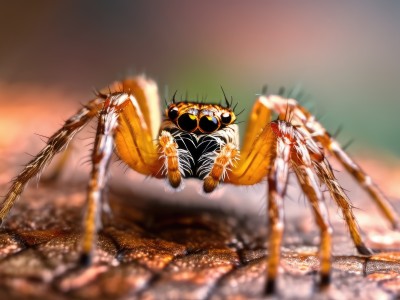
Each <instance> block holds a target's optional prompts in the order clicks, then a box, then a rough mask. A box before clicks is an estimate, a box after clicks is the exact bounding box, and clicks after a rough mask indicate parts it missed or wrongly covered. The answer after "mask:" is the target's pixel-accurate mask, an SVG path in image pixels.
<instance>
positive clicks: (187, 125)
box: [178, 113, 197, 132]
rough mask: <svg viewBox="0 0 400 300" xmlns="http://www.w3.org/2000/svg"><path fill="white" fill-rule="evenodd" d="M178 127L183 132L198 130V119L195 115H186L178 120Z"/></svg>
mask: <svg viewBox="0 0 400 300" xmlns="http://www.w3.org/2000/svg"><path fill="white" fill-rule="evenodd" d="M178 126H179V128H180V129H182V130H185V131H189V132H192V131H193V130H195V129H196V128H197V117H196V116H195V115H192V114H189V113H185V114H183V115H181V116H180V117H179V118H178Z"/></svg>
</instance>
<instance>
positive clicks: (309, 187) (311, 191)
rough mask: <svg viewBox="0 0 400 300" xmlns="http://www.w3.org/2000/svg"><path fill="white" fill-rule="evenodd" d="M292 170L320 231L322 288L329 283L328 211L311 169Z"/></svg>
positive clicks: (329, 239)
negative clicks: (309, 204)
mask: <svg viewBox="0 0 400 300" xmlns="http://www.w3.org/2000/svg"><path fill="white" fill-rule="evenodd" d="M293 169H294V171H295V173H296V176H297V178H298V180H299V183H300V186H301V188H302V190H303V192H304V194H306V196H307V198H308V200H309V201H310V203H311V206H312V209H313V212H314V216H315V219H316V222H317V225H318V226H319V228H320V230H321V242H320V243H321V245H320V250H319V256H320V261H321V271H320V272H321V281H320V285H321V287H324V286H326V285H328V284H329V282H330V271H331V249H332V237H331V235H332V227H331V225H330V222H329V216H328V210H327V207H326V205H325V202H324V199H323V194H322V192H321V190H320V188H319V185H318V183H317V181H316V178H315V175H314V173H313V171H312V167H310V166H306V165H297V164H294V165H293Z"/></svg>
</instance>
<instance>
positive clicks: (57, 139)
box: [0, 99, 103, 223]
mask: <svg viewBox="0 0 400 300" xmlns="http://www.w3.org/2000/svg"><path fill="white" fill-rule="evenodd" d="M102 103H103V99H94V100H92V101H90V102H89V103H87V104H86V105H85V106H84V107H83V108H82V109H80V110H79V111H78V112H77V113H76V114H75V115H74V116H72V117H71V118H69V119H68V120H67V121H66V122H65V123H64V125H63V127H62V128H61V129H59V130H58V131H57V132H56V133H54V134H53V135H52V136H51V137H50V138H49V139H48V141H47V144H46V146H45V147H44V148H43V149H42V150H41V151H40V152H39V153H38V154H37V155H36V156H35V157H34V158H33V159H32V160H31V161H30V162H29V163H28V164H27V165H26V166H25V168H24V169H23V170H22V172H21V173H19V175H17V177H16V178H15V179H14V180H13V182H12V185H11V187H10V189H9V191H8V193H7V194H6V196H5V198H4V200H3V202H2V204H1V206H0V223H3V221H4V219H5V218H6V217H7V215H8V213H9V211H10V209H11V208H12V207H13V205H14V203H15V201H16V200H17V199H18V198H19V196H20V195H21V193H22V191H23V189H24V187H25V185H26V184H27V183H28V181H29V180H30V179H31V178H32V177H34V176H36V175H38V174H40V172H41V171H43V169H44V168H45V167H46V166H47V165H48V164H49V163H50V161H51V160H52V158H53V157H54V155H56V154H57V153H58V152H60V151H62V150H64V149H65V148H66V147H67V145H68V143H69V142H70V141H71V139H72V138H73V137H74V136H75V134H76V133H78V132H79V131H80V130H81V129H82V128H83V127H84V126H85V125H86V124H87V123H88V122H89V121H90V120H91V119H92V118H93V117H94V116H95V115H96V114H97V113H98V111H99V110H100V109H101V106H102Z"/></svg>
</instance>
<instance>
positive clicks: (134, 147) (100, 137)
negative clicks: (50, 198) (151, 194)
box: [81, 78, 163, 265]
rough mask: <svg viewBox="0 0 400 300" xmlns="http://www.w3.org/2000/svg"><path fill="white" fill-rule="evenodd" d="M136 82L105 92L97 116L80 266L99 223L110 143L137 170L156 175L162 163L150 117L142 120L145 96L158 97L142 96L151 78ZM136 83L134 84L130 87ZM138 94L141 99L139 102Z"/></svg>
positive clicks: (88, 256)
mask: <svg viewBox="0 0 400 300" xmlns="http://www.w3.org/2000/svg"><path fill="white" fill-rule="evenodd" d="M137 81H138V82H139V83H140V84H139V83H138V82H136V81H135V80H134V81H132V82H131V87H132V88H131V89H129V91H120V92H119V91H117V92H114V93H111V94H110V95H108V96H107V98H106V100H105V101H104V107H103V109H102V111H101V113H100V116H99V121H98V125H97V133H96V139H95V144H94V149H93V154H92V162H93V166H92V171H91V175H90V182H89V187H88V194H87V208H86V215H85V221H84V224H85V228H84V236H83V240H82V255H81V263H82V264H83V265H87V264H89V263H90V261H91V255H92V253H93V250H94V245H95V242H96V238H97V237H96V236H97V230H98V229H99V227H100V225H101V224H100V223H101V222H100V212H101V206H102V203H101V202H102V194H103V191H104V187H105V183H106V179H107V170H108V167H109V163H110V159H111V156H112V153H113V150H114V146H115V148H116V151H117V154H118V155H119V157H120V158H121V159H122V160H123V161H124V162H125V163H127V164H128V165H129V166H130V167H131V168H132V169H134V170H136V171H137V172H139V173H142V174H145V175H150V176H157V175H159V170H160V169H161V167H162V165H163V161H161V160H160V159H159V158H160V154H159V153H158V148H157V145H156V144H155V143H154V142H153V138H152V130H151V124H149V123H148V122H147V120H150V119H149V116H147V120H146V114H145V113H144V108H145V107H146V108H147V109H148V106H147V105H148V104H149V102H151V100H150V99H147V98H146V97H151V98H152V97H155V98H157V99H158V95H155V94H149V93H148V91H147V95H146V90H147V89H148V88H149V89H152V82H151V81H143V82H141V78H138V79H137ZM136 83H138V86H137V87H135V86H134V85H135V84H136ZM124 89H126V87H124ZM155 92H156V91H155ZM140 97H143V98H141V100H140V101H139V100H138V99H139V98H140ZM146 101H149V102H146ZM158 117H160V116H158Z"/></svg>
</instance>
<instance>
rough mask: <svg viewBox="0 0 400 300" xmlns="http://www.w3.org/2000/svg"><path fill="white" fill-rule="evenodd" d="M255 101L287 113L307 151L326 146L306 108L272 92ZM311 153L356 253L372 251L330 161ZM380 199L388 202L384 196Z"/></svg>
mask: <svg viewBox="0 0 400 300" xmlns="http://www.w3.org/2000/svg"><path fill="white" fill-rule="evenodd" d="M257 102H260V103H262V104H263V105H264V107H265V109H270V110H273V111H274V112H275V113H277V114H280V116H286V115H287V114H288V113H289V115H290V118H291V122H292V123H293V124H294V125H295V126H296V127H297V130H298V131H299V132H301V133H302V135H303V136H304V137H305V139H306V141H309V149H310V150H312V149H313V148H315V147H318V146H320V147H321V146H322V147H323V149H327V148H326V145H324V144H323V143H321V142H320V140H319V138H318V137H320V135H321V134H328V133H327V132H326V130H325V129H324V128H323V127H322V125H321V124H320V123H318V122H317V121H315V119H314V117H313V116H312V115H311V114H310V113H308V112H307V111H306V110H305V108H303V107H302V106H300V105H299V104H298V103H297V101H296V100H294V99H284V98H282V97H280V96H275V95H271V96H268V97H267V96H260V97H258V99H257ZM288 106H289V107H288ZM304 112H307V113H308V115H307V116H306V114H305V113H304ZM311 142H313V143H315V142H319V143H320V145H314V146H313V147H312V148H310V146H311ZM327 150H329V149H327ZM312 152H313V153H311V154H312V155H314V156H317V161H314V162H313V165H314V169H315V170H316V173H317V175H318V177H319V179H320V181H321V182H323V183H324V184H325V185H326V187H327V188H328V190H329V193H330V195H331V197H332V198H333V199H334V200H335V202H336V204H337V205H338V207H339V208H340V209H341V211H342V214H343V217H344V219H345V222H346V224H347V226H348V228H349V231H350V236H351V238H352V240H353V242H354V245H355V246H356V248H357V250H358V252H359V253H360V254H363V255H371V254H372V251H371V250H370V249H369V248H368V247H366V246H365V244H364V242H363V240H362V237H361V233H360V228H359V226H358V224H357V221H356V218H355V216H354V214H353V207H352V205H351V202H350V199H349V198H348V197H347V195H346V193H345V192H344V190H343V188H342V187H341V186H340V184H339V183H338V181H337V179H336V177H335V175H334V173H333V171H332V168H331V166H330V164H329V162H328V161H327V159H324V158H323V157H318V156H320V155H318V152H319V151H318V150H317V149H315V150H312ZM322 155H323V154H322ZM383 199H384V200H385V201H386V202H387V203H389V202H388V201H387V200H386V199H385V198H383ZM389 205H390V204H389ZM393 212H394V211H393Z"/></svg>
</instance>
